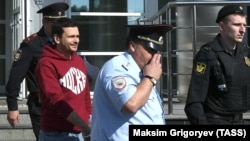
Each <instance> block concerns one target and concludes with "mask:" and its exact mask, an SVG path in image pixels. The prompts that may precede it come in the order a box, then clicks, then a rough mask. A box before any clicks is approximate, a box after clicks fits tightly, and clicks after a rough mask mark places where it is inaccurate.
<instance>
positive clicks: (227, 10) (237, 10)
mask: <svg viewBox="0 0 250 141" xmlns="http://www.w3.org/2000/svg"><path fill="white" fill-rule="evenodd" d="M231 14H239V15H245V14H244V10H243V7H242V6H240V5H226V6H224V7H222V8H221V9H220V11H219V13H218V16H217V19H216V23H219V22H220V21H221V20H222V19H223V18H225V17H226V16H228V15H231Z"/></svg>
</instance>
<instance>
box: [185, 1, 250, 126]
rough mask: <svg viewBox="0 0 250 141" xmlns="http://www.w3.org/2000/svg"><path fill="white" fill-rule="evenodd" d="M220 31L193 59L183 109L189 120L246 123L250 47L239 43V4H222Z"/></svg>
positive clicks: (242, 24)
mask: <svg viewBox="0 0 250 141" xmlns="http://www.w3.org/2000/svg"><path fill="white" fill-rule="evenodd" d="M216 23H218V25H219V30H220V33H219V34H218V35H217V36H216V37H215V38H214V40H213V41H211V42H208V43H207V44H205V45H203V46H202V47H201V48H200V50H199V52H198V53H197V54H196V56H195V58H194V60H193V70H192V76H191V80H190V85H189V91H188V97H187V101H186V105H185V113H186V115H187V117H188V120H189V121H190V123H191V124H223V125H232V124H247V121H246V120H244V119H243V113H245V112H247V110H248V109H249V107H250V101H249V100H250V49H249V47H248V46H247V45H246V44H244V43H242V40H243V37H244V34H245V31H246V27H245V26H246V15H245V14H244V9H243V7H242V6H239V5H227V6H224V7H223V8H222V9H221V10H220V11H219V13H218V16H217V19H216Z"/></svg>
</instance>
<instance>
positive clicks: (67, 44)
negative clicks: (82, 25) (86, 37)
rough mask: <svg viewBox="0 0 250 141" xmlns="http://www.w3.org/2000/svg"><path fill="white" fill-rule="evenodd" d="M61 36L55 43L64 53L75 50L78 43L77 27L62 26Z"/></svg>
mask: <svg viewBox="0 0 250 141" xmlns="http://www.w3.org/2000/svg"><path fill="white" fill-rule="evenodd" d="M63 31H64V32H63V34H62V37H58V36H57V37H58V38H57V41H56V44H58V47H60V49H61V50H64V53H67V54H71V53H72V52H76V51H77V48H78V44H79V41H80V39H79V36H80V35H79V30H78V27H66V28H63Z"/></svg>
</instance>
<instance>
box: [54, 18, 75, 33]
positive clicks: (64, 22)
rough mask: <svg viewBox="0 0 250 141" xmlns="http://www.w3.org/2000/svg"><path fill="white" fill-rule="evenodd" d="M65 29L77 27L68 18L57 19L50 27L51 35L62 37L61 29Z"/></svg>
mask: <svg viewBox="0 0 250 141" xmlns="http://www.w3.org/2000/svg"><path fill="white" fill-rule="evenodd" d="M65 27H78V25H77V23H76V22H74V21H73V20H72V19H70V18H59V19H57V20H56V21H55V22H54V23H53V25H52V35H55V34H56V35H58V36H59V37H62V34H63V32H64V31H63V28H65Z"/></svg>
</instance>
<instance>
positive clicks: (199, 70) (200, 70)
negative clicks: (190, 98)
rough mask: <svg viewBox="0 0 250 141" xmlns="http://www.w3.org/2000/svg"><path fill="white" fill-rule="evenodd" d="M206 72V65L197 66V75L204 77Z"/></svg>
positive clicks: (199, 63) (197, 64)
mask: <svg viewBox="0 0 250 141" xmlns="http://www.w3.org/2000/svg"><path fill="white" fill-rule="evenodd" d="M205 71H206V64H204V63H201V62H197V63H196V66H195V73H196V74H197V75H203V74H204V73H205Z"/></svg>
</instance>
